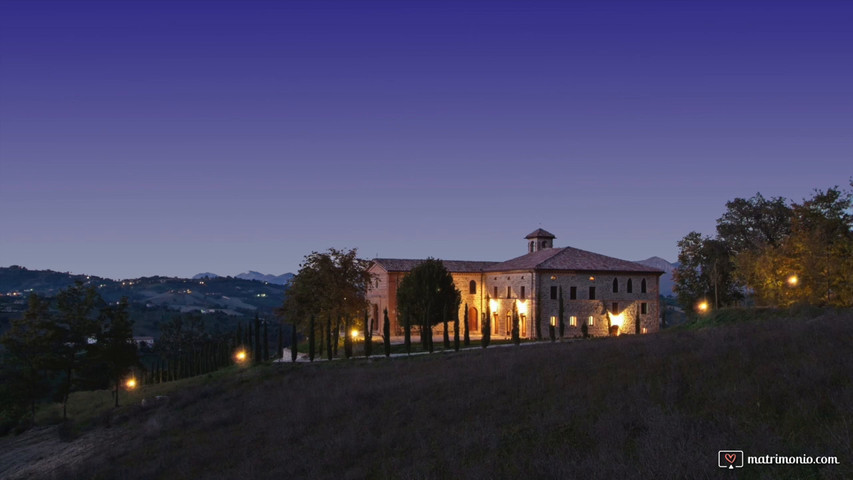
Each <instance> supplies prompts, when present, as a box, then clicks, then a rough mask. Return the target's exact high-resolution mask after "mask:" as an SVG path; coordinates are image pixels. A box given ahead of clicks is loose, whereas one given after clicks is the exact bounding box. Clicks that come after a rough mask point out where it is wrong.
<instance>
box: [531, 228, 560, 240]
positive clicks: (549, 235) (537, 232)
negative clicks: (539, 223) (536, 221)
mask: <svg viewBox="0 0 853 480" xmlns="http://www.w3.org/2000/svg"><path fill="white" fill-rule="evenodd" d="M542 237H545V238H557V237H555V236H554V234H553V233H551V232H549V231H547V230H542V229H541V228H537V229H536V230H534V231H532V232H530V234H529V235H527V236H526V237H524V238H542Z"/></svg>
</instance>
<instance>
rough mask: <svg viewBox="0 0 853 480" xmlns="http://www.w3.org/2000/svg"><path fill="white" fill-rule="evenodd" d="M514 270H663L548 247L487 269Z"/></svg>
mask: <svg viewBox="0 0 853 480" xmlns="http://www.w3.org/2000/svg"><path fill="white" fill-rule="evenodd" d="M511 270H572V271H586V272H593V271H595V272H600V271H611V272H637V273H658V274H662V273H663V272H662V271H661V270H658V269H656V268H652V267H647V266H645V265H641V264H639V263H634V262H629V261H627V260H620V259H618V258H613V257H608V256H606V255H601V254H598V253H593V252H587V251H586V250H580V249H577V248H572V247H564V248H546V249H543V250H539V251H536V252H533V253H528V254H527V255H523V256H521V257H517V258H513V259H512V260H507V261H506V262H501V263H497V264H493V265H491V266H489V267H487V268H486V271H489V272H500V271H511Z"/></svg>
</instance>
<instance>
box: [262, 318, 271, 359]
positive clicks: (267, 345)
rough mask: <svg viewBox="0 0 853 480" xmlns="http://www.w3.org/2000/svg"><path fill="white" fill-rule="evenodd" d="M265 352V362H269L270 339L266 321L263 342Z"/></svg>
mask: <svg viewBox="0 0 853 480" xmlns="http://www.w3.org/2000/svg"><path fill="white" fill-rule="evenodd" d="M263 343H264V345H263V351H264V361H265V362H267V361H269V359H270V339H269V336H268V333H267V321H266V320H264V340H263Z"/></svg>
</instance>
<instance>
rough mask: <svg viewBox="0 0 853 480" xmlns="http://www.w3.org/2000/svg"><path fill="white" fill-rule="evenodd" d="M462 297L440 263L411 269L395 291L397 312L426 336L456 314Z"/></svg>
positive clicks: (428, 261) (450, 276) (429, 261)
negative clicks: (448, 317)
mask: <svg viewBox="0 0 853 480" xmlns="http://www.w3.org/2000/svg"><path fill="white" fill-rule="evenodd" d="M461 302H462V294H461V293H460V292H459V290H458V289H457V288H456V285H455V284H454V283H453V276H452V275H451V274H450V272H449V271H448V270H447V268H445V267H444V264H443V263H442V262H441V260H437V259H434V258H427V259H426V260H424V262H423V263H421V264H420V265H418V266H417V267H415V268H413V269H412V271H411V272H409V274H408V275H406V277H405V278H403V280H402V281H401V282H400V285H399V287H397V309H398V310H399V312H400V313H401V314H402V315H403V316H407V317H408V318H410V319H413V320H414V321H416V322H418V323H419V324H420V325H421V329H422V330H421V334H422V336H424V335H425V334H429V333H428V332H431V331H432V327H433V326H435V325H438V324H439V323H441V322H442V320H443V319H444V318H447V316H456V315H458V314H459V305H460V304H461Z"/></svg>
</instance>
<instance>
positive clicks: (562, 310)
mask: <svg viewBox="0 0 853 480" xmlns="http://www.w3.org/2000/svg"><path fill="white" fill-rule="evenodd" d="M559 302H560V306H559V314H560V315H559V320H560V340H562V339H563V337H564V336H565V335H566V324H565V323H563V315H565V314H566V311H565V305H563V287H562V286H560V298H559Z"/></svg>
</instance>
